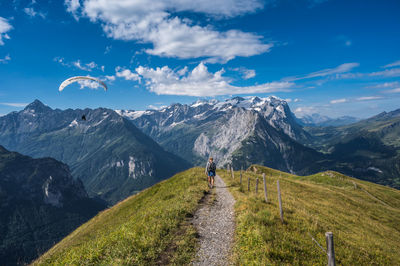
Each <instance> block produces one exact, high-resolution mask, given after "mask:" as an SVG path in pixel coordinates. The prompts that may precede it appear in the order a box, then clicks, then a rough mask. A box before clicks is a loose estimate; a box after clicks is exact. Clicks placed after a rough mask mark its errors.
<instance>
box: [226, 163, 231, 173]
mask: <svg viewBox="0 0 400 266" xmlns="http://www.w3.org/2000/svg"><path fill="white" fill-rule="evenodd" d="M230 168H231V167H230V165H229V163H228V164H227V166H226V173H227V174H229V169H230Z"/></svg>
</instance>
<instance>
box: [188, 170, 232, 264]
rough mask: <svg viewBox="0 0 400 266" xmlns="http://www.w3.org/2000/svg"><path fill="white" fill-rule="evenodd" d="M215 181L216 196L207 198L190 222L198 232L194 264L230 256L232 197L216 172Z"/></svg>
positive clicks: (225, 260) (223, 260)
mask: <svg viewBox="0 0 400 266" xmlns="http://www.w3.org/2000/svg"><path fill="white" fill-rule="evenodd" d="M214 185H215V186H214V188H213V190H215V191H213V193H214V195H215V199H214V200H207V199H206V200H205V201H204V203H202V204H201V205H200V208H199V209H198V210H197V211H196V213H195V214H194V216H193V221H192V222H193V224H194V226H195V227H196V229H197V232H198V233H199V236H200V237H199V239H200V248H199V250H198V251H197V255H196V258H195V260H194V262H193V265H207V266H208V265H230V264H231V263H230V262H229V258H230V255H231V247H232V243H233V238H234V232H235V214H234V208H233V206H234V204H235V199H234V198H233V197H232V195H231V193H230V192H229V191H228V188H227V187H226V185H225V183H224V181H223V180H222V179H221V178H220V177H219V176H218V175H217V176H216V177H215V184H214ZM208 197H210V195H208Z"/></svg>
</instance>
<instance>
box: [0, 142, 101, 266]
mask: <svg viewBox="0 0 400 266" xmlns="http://www.w3.org/2000/svg"><path fill="white" fill-rule="evenodd" d="M105 207H106V205H105V203H101V202H99V201H95V200H93V199H90V198H89V197H88V194H87V193H86V191H85V189H84V187H83V184H82V182H81V181H80V180H79V179H78V180H75V179H73V178H72V176H71V174H70V171H69V168H68V166H67V165H65V164H63V163H61V162H58V161H56V160H54V159H51V158H42V159H32V158H30V157H28V156H23V155H21V154H18V153H15V152H9V151H7V150H6V149H4V148H3V147H2V146H0V214H1V215H0V261H1V264H2V265H15V264H17V263H18V264H24V263H28V262H30V261H31V260H32V259H34V258H36V257H37V256H39V255H40V254H42V253H43V252H44V251H46V250H47V249H49V248H50V247H51V246H52V245H53V244H54V243H56V242H58V241H59V240H61V239H62V238H63V237H65V236H66V235H67V234H69V233H70V232H71V231H72V230H74V229H75V228H76V227H78V226H79V225H81V224H82V223H84V222H86V221H87V220H88V219H90V218H92V217H93V216H94V215H95V214H97V213H98V212H99V211H100V210H102V209H104V208H105Z"/></svg>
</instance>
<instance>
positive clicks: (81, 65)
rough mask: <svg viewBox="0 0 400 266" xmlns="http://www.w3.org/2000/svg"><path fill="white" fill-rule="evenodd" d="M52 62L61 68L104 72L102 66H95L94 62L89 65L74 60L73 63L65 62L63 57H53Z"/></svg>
mask: <svg viewBox="0 0 400 266" xmlns="http://www.w3.org/2000/svg"><path fill="white" fill-rule="evenodd" d="M53 60H54V62H57V63H59V64H60V65H62V66H65V67H76V68H78V69H80V70H84V71H93V70H94V69H99V70H101V71H103V72H104V68H105V67H104V66H99V65H98V64H96V63H95V62H93V61H92V62H89V63H82V62H81V60H79V59H78V60H76V61H73V62H66V61H65V59H64V58H63V57H55V58H54V59H53Z"/></svg>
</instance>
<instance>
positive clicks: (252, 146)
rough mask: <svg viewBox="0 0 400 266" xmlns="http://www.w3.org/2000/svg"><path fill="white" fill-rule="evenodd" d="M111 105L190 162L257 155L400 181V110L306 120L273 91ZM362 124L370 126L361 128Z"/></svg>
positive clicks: (275, 163) (310, 168)
mask: <svg viewBox="0 0 400 266" xmlns="http://www.w3.org/2000/svg"><path fill="white" fill-rule="evenodd" d="M116 112H117V113H118V114H120V115H121V116H123V117H125V118H127V119H129V120H130V121H132V123H133V124H135V126H137V127H138V128H139V129H141V130H142V131H143V132H144V133H145V134H147V135H149V136H150V137H152V138H153V139H154V140H155V141H157V142H158V143H159V144H160V145H161V146H162V147H163V148H165V149H166V150H167V151H170V152H172V153H174V154H176V155H177V156H181V157H184V158H185V159H186V160H189V161H190V162H191V163H192V164H194V165H199V164H201V163H203V162H204V161H205V160H206V159H207V157H208V156H213V157H215V158H216V161H217V164H218V166H219V167H224V166H226V165H228V164H231V163H233V166H234V167H235V168H242V167H243V168H246V167H248V166H249V165H251V164H253V163H256V164H260V165H268V166H271V167H273V168H276V169H279V170H282V171H286V172H290V173H295V174H298V175H306V174H312V173H316V172H319V171H324V170H337V171H340V172H343V173H344V174H347V175H350V176H354V177H358V178H362V179H366V180H369V181H372V182H377V183H380V184H385V185H391V186H394V187H400V178H399V176H400V169H399V160H398V158H399V156H398V154H399V153H400V152H399V147H398V146H399V145H398V142H399V141H398V140H399V137H400V130H398V129H397V128H398V124H396V123H397V122H398V120H396V119H397V116H396V114H398V113H399V111H394V112H391V113H382V114H380V115H378V116H377V117H373V118H370V119H367V120H360V121H358V122H356V123H351V122H353V121H357V119H356V118H352V117H342V118H338V119H336V120H334V119H330V118H327V117H325V118H324V119H325V120H320V121H319V122H317V120H313V121H314V122H312V123H311V122H310V123H308V124H306V123H305V122H304V121H303V122H301V120H299V119H298V118H297V117H296V116H295V115H294V114H293V113H292V112H291V110H290V108H289V106H288V104H287V102H286V101H284V100H281V99H279V98H277V97H273V96H271V97H267V98H259V97H246V98H242V97H235V98H232V99H227V100H225V101H217V100H200V101H197V102H195V103H193V104H179V103H177V104H172V105H170V106H168V107H164V108H162V109H160V110H147V111H134V110H116ZM316 118H317V116H316V115H314V119H316ZM309 121H310V120H309ZM324 123H325V124H331V125H330V126H323V125H324ZM338 124H339V125H341V126H336V125H338ZM333 125H335V126H333ZM379 128H381V129H382V131H379V130H378V129H379ZM377 130H378V131H379V132H380V133H377V132H378V131H377ZM366 131H368V132H369V133H368V134H364V133H365V132H366ZM372 132H375V133H372ZM396 145H397V146H396Z"/></svg>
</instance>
